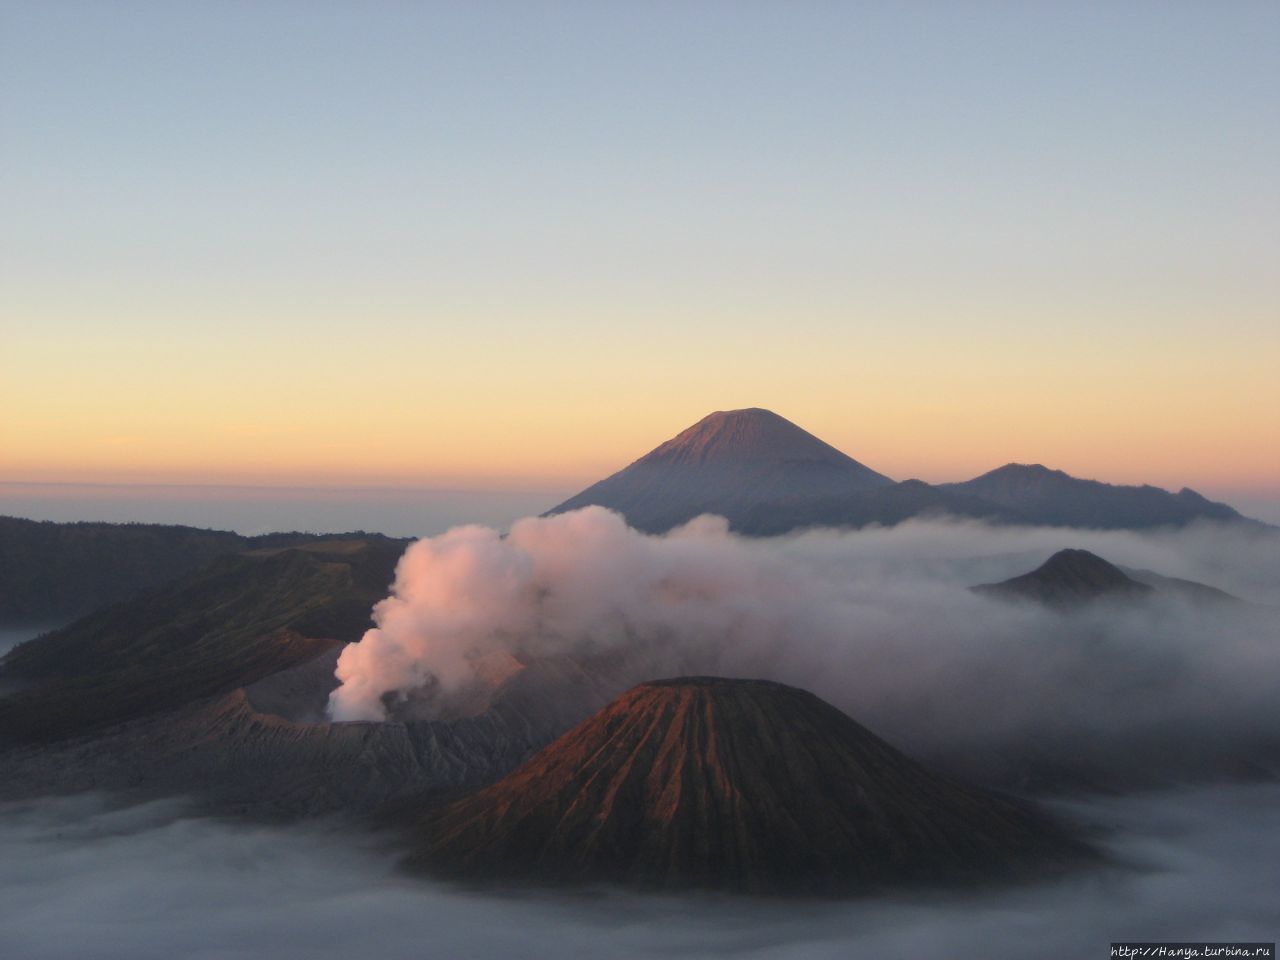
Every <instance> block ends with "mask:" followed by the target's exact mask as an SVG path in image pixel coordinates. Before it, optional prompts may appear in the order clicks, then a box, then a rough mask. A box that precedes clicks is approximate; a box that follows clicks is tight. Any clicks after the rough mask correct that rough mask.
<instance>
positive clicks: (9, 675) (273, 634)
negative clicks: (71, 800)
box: [0, 537, 404, 742]
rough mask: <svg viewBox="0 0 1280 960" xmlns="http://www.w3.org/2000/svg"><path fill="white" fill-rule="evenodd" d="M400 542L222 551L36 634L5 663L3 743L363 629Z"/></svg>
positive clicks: (231, 677)
mask: <svg viewBox="0 0 1280 960" xmlns="http://www.w3.org/2000/svg"><path fill="white" fill-rule="evenodd" d="M403 548H404V544H403V543H402V542H400V541H395V540H389V539H386V538H382V537H368V538H364V539H357V540H346V541H324V542H320V543H313V544H308V545H306V546H302V547H293V548H288V549H281V550H260V551H254V552H249V553H244V554H236V555H232V556H227V557H223V558H221V559H219V560H216V561H214V563H212V564H211V565H210V566H209V567H208V568H207V569H205V570H203V571H200V572H199V573H196V574H193V575H191V576H188V577H186V578H184V579H182V580H181V581H179V582H177V583H174V584H171V585H169V586H167V587H163V588H161V589H159V590H157V591H155V592H153V593H150V594H147V595H145V596H142V597H139V598H136V599H134V600H129V601H126V602H124V603H120V604H116V605H115V606H112V607H108V608H106V609H104V610H100V611H98V612H97V613H93V614H90V615H89V616H87V617H84V618H82V619H80V620H78V621H76V622H75V623H73V624H71V625H70V626H68V627H65V628H63V629H61V630H57V631H54V632H53V633H50V634H46V635H45V636H43V637H39V638H37V639H36V640H32V641H29V642H27V643H25V644H22V645H21V646H19V647H17V648H15V649H14V650H13V651H11V652H10V653H9V654H8V655H7V656H6V657H5V658H4V660H3V661H2V662H0V678H2V679H6V680H11V681H18V682H20V683H22V684H24V686H23V687H22V688H21V689H20V690H19V692H17V693H15V694H13V695H11V696H9V697H6V698H4V699H0V742H2V741H6V740H7V741H10V742H23V741H33V740H36V741H41V740H56V739H59V738H62V737H67V736H75V735H80V734H85V733H88V732H91V731H93V730H96V729H98V728H101V727H105V726H108V725H110V724H113V723H119V722H121V721H124V720H131V719H134V718H137V717H141V716H145V715H147V714H153V713H161V712H164V711H166V710H172V709H175V708H177V707H180V706H183V705H184V704H187V703H190V702H192V701H195V700H198V699H200V698H203V697H210V696H214V695H216V694H220V693H225V692H227V691H230V690H232V689H235V688H236V687H239V686H243V685H245V684H249V683H252V682H254V681H255V680H258V679H259V678H262V677H265V676H268V675H269V674H272V673H275V672H277V671H279V670H284V669H287V668H289V667H292V666H294V665H296V664H300V663H303V662H305V661H307V660H310V659H313V658H314V657H316V656H318V655H319V654H321V653H323V652H324V651H326V650H328V649H330V648H332V647H334V646H337V645H338V644H339V643H342V642H347V641H351V640H356V639H358V638H359V636H360V634H361V633H362V632H363V630H364V629H365V628H366V627H367V626H369V613H370V610H371V609H372V607H373V604H374V603H375V602H376V601H378V600H379V599H381V598H382V597H384V596H385V595H386V591H387V585H388V584H389V583H390V582H391V577H392V573H393V571H394V569H395V564H396V561H397V560H398V559H399V557H400V555H401V553H402V552H403Z"/></svg>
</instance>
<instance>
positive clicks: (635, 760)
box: [411, 677, 1086, 895]
mask: <svg viewBox="0 0 1280 960" xmlns="http://www.w3.org/2000/svg"><path fill="white" fill-rule="evenodd" d="M419 837H420V839H419V842H418V844H417V849H416V852H415V854H414V855H413V857H412V858H411V862H412V863H413V864H414V865H416V866H418V867H421V868H424V869H426V870H429V871H433V872H438V873H443V874H445V875H446V876H451V877H458V878H464V879H468V880H498V881H511V880H517V879H533V880H535V881H536V882H538V883H548V882H557V881H558V882H577V883H582V882H625V883H628V884H632V885H638V886H641V887H648V888H676V889H679V888H684V887H699V888H711V889H727V890H734V891H741V892H751V893H778V894H787V895H802V894H813V893H819V894H828V893H838V892H848V891H850V890H861V889H866V888H875V887H878V886H880V885H882V884H886V883H897V882H904V881H907V882H917V883H921V882H923V883H926V884H938V883H942V882H954V881H966V882H967V881H973V880H980V879H983V878H989V877H992V876H995V877H1000V878H1004V879H1011V878H1021V877H1025V876H1027V875H1028V874H1029V873H1031V872H1033V871H1035V870H1039V869H1043V867H1044V866H1045V865H1046V864H1053V863H1061V862H1067V861H1070V860H1073V859H1074V860H1078V859H1080V858H1081V857H1082V856H1083V855H1085V854H1086V848H1085V847H1084V846H1083V845H1082V844H1080V843H1079V842H1078V841H1076V840H1074V839H1073V838H1072V837H1071V836H1070V835H1069V834H1068V833H1067V831H1066V830H1064V829H1063V828H1062V827H1060V826H1059V825H1058V824H1057V823H1055V822H1054V821H1053V820H1051V819H1050V818H1049V817H1048V816H1046V815H1044V814H1042V813H1040V812H1038V811H1036V810H1034V809H1032V808H1030V807H1028V806H1026V805H1025V804H1021V803H1016V802H1014V801H1011V800H1009V799H1007V798H1005V797H1002V796H999V795H997V794H993V793H989V792H987V791H984V790H978V789H976V788H972V787H967V786H962V785H960V784H959V783H956V782H954V781H952V780H949V779H947V778H944V777H940V776H937V775H935V774H933V773H931V772H929V771H928V770H926V769H925V768H923V767H921V766H920V765H919V764H917V763H916V762H914V761H912V760H910V759H908V758H907V757H906V756H904V755H903V754H901V753H899V752H898V751H897V750H895V749H894V748H893V747H891V746H890V745H889V744H887V743H885V742H884V741H883V740H881V739H880V738H879V737H877V736H875V735H874V734H873V733H871V732H870V731H869V730H867V729H866V728H864V727H862V726H860V725H859V724H857V723H855V722H854V721H853V720H851V719H850V718H849V717H847V716H845V715H844V714H843V713H841V712H840V711H839V710H837V709H835V708H834V707H832V706H830V705H829V704H827V703H824V702H823V701H822V700H820V699H818V698H817V697H816V696H814V695H813V694H811V693H807V692H805V691H803V690H797V689H795V688H793V687H787V686H784V685H782V684H779V683H771V682H768V681H763V680H729V679H723V678H718V677H685V678H679V679H676V680H664V681H654V682H649V683H644V684H641V685H640V686H638V687H636V688H634V689H632V690H631V691H629V692H628V693H626V694H624V695H623V696H621V697H619V698H618V699H617V700H615V701H614V702H613V703H611V704H609V705H608V706H607V707H605V708H604V709H603V710H601V711H600V712H599V713H597V714H595V715H594V716H593V717H591V718H589V719H588V720H586V721H584V722H583V723H581V724H580V725H579V726H577V727H576V728H574V729H573V730H571V731H570V732H568V733H566V734H565V735H564V736H562V737H560V738H559V739H558V740H556V741H555V742H554V743H553V744H551V745H550V746H549V747H547V748H546V749H545V750H543V751H542V752H541V753H539V754H538V755H536V756H535V757H533V758H532V759H531V760H529V761H528V762H527V763H526V764H524V765H523V766H522V767H520V768H519V769H518V770H516V771H515V772H514V773H511V774H510V775H508V776H507V777H505V778H503V779H502V780H500V781H498V782H497V783H495V784H493V785H492V786H490V787H487V788H485V789H483V790H480V791H479V792H478V793H476V794H474V795H472V796H470V797H467V798H465V799H463V800H461V801H458V802H457V803H455V804H453V805H452V806H448V807H445V808H444V809H442V810H437V811H433V812H431V813H429V814H428V815H426V816H425V817H424V819H423V820H422V822H421V824H420V826H419Z"/></svg>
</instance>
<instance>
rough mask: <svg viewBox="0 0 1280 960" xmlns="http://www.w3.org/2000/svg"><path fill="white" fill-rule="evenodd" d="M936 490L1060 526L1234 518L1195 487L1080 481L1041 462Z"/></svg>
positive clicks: (1236, 519)
mask: <svg viewBox="0 0 1280 960" xmlns="http://www.w3.org/2000/svg"><path fill="white" fill-rule="evenodd" d="M940 487H941V489H943V490H947V491H950V492H953V493H960V494H965V495H968V496H971V497H976V498H978V499H981V500H985V501H987V502H989V503H992V504H997V505H999V506H1001V507H1004V508H1006V509H1008V510H1010V511H1013V512H1015V513H1016V514H1018V515H1019V516H1020V517H1021V519H1022V520H1023V521H1024V522H1026V523H1036V524H1045V525H1048V526H1061V527H1088V528H1097V529H1127V530H1140V529H1143V528H1146V527H1160V526H1183V525H1185V524H1188V523H1191V522H1192V521H1194V520H1219V521H1227V522H1239V521H1243V520H1244V519H1245V518H1244V517H1242V516H1241V515H1240V514H1239V513H1237V512H1236V511H1235V510H1233V509H1231V507H1229V506H1227V505H1226V504H1225V503H1215V502H1213V501H1212V500H1207V499H1205V498H1204V497H1202V496H1201V495H1200V494H1198V493H1196V492H1195V491H1194V490H1189V489H1185V488H1184V489H1183V490H1181V491H1180V492H1178V493H1176V494H1175V493H1170V492H1169V491H1168V490H1162V489H1160V488H1159V487H1152V486H1141V487H1128V486H1118V485H1113V484H1110V483H1100V482H1098V481H1097V480H1081V479H1079V478H1077V477H1072V476H1069V475H1067V474H1065V473H1063V472H1062V471H1061V470H1050V469H1049V468H1048V467H1043V466H1041V465H1040V464H1032V465H1030V466H1027V465H1023V464H1020V463H1010V464H1007V465H1005V466H1003V467H1000V468H999V469H996V470H992V471H991V472H990V473H984V474H983V475H982V476H980V477H975V478H974V479H972V480H966V481H964V482H963V483H945V484H941V485H940Z"/></svg>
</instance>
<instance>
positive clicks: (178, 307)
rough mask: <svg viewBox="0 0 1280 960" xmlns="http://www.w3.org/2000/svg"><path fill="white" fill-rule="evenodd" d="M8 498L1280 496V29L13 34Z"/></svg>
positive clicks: (764, 17) (900, 8) (227, 25)
mask: <svg viewBox="0 0 1280 960" xmlns="http://www.w3.org/2000/svg"><path fill="white" fill-rule="evenodd" d="M0 137H2V140H0V480H7V481H76V482H79V481H103V482H108V481H109V482H116V481H145V482H180V483H255V484H257V483H268V484H271V483H280V484H299V483H306V484H317V485H325V484H352V483H367V484H374V485H377V484H395V485H403V484H409V483H413V484H417V483H424V484H450V485H459V484H461V485H469V484H474V485H478V486H520V485H524V486H528V485H530V484H535V485H538V484H541V485H546V486H547V487H562V488H565V489H566V492H567V490H569V489H572V488H574V487H575V486H580V485H583V484H585V483H586V482H588V481H591V480H594V479H597V478H598V477H599V476H601V475H603V474H604V473H607V472H610V471H612V470H614V469H617V468H618V467H619V466H621V465H623V464H625V463H626V462H628V461H629V460H631V459H633V458H634V457H635V456H638V455H639V454H641V453H643V452H645V451H646V450H648V449H649V448H650V447H652V446H654V445H655V444H656V443H658V442H659V441H661V440H663V439H665V438H666V437H668V436H670V435H671V434H673V433H675V432H677V431H678V430H679V429H681V428H683V427H684V426H686V425H688V424H689V423H691V422H693V421H694V420H697V419H698V418H699V417H701V416H702V415H704V414H706V413H708V412H710V411H712V410H716V409H728V408H733V407H741V406H766V407H769V408H771V409H774V410H776V411H777V412H779V413H781V414H783V415H784V416H787V417H789V418H791V419H793V420H795V421H797V422H799V423H800V424H801V425H803V426H805V427H806V428H808V429H810V430H812V431H813V432H815V433H817V434H818V435H820V436H822V437H823V438H824V439H826V440H828V441H829V442H831V443H834V444H835V445H836V446H838V447H840V448H841V449H844V450H845V451H846V452H848V453H850V454H851V455H853V456H855V457H857V458H858V459H860V460H862V461H864V462H866V463H868V464H869V465H871V466H873V467H875V468H876V469H878V470H881V471H883V472H885V473H888V474H890V475H891V476H894V477H895V478H899V479H903V478H906V477H911V476H916V477H922V478H924V479H928V480H942V479H958V478H963V477H967V476H971V475H973V474H976V473H979V472H982V471H984V470H987V469H990V468H992V467H994V466H997V465H999V464H1001V463H1004V462H1008V461H1021V462H1044V463H1047V464H1050V465H1052V466H1057V467H1061V468H1063V469H1066V470H1068V471H1069V472H1072V473H1075V474H1078V475H1084V476H1093V477H1098V478H1101V479H1107V480H1112V481H1125V482H1130V481H1148V482H1153V483H1157V484H1161V485H1164V486H1170V487H1174V488H1177V487H1180V486H1182V485H1184V484H1186V485H1191V486H1194V487H1197V488H1199V489H1202V490H1205V491H1206V492H1210V493H1216V494H1218V495H1221V496H1229V495H1231V494H1232V493H1233V492H1234V493H1238V494H1240V495H1241V496H1244V495H1248V496H1255V497H1271V496H1274V497H1276V498H1280V175H1278V174H1277V171H1280V4H1277V3H1275V2H1274V0H1268V2H1263V3H1248V2H1228V3H1214V2H1208V0H1205V2H1200V3H1178V2H1161V3H1141V2H1125V3H1115V2H1105V3H1097V4H1091V3H1084V2H1060V3H1036V2H1031V3H1023V2H1017V3H1015V2H1007V3H1005V2H985V3H965V2H955V3H945V4H944V3H928V2H923V0H919V2H912V0H905V2H903V0H894V2H885V3H857V2H846V3H826V2H810V3H804V2H799V3H790V2H787V3H784V2H782V0H778V2H775V3H752V2H734V3H711V2H697V0H681V2H678V3H663V2H654V0H646V2H643V3H605V2H582V3H538V2H531V0H521V2H515V0H513V2H509V3H483V2H467V3H457V4H452V3H428V2H420V3H408V2H405V3H398V2H371V0H362V2H359V3H357V2H354V0H351V2H347V3H319V2H305V3H304V2H296V3H290V2H265V0H255V2H203V3H196V2H174V0H169V2H163V3H129V2H119V3H100V2H92V3H83V4H72V3H64V2H57V0H31V2H25V3H15V2H0Z"/></svg>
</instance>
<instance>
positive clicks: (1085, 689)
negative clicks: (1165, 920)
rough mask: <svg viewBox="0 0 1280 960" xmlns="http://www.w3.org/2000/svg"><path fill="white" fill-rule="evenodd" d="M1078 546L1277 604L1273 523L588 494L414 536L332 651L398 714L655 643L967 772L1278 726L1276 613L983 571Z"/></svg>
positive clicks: (1180, 745)
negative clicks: (1008, 590) (1061, 522)
mask: <svg viewBox="0 0 1280 960" xmlns="http://www.w3.org/2000/svg"><path fill="white" fill-rule="evenodd" d="M1066 546H1080V547H1085V548H1086V549H1091V550H1094V551H1095V552H1097V553H1099V554H1101V555H1102V556H1104V557H1106V558H1108V559H1110V560H1112V561H1114V562H1117V563H1121V564H1125V565H1128V566H1131V567H1139V568H1148V569H1154V570H1156V571H1158V572H1160V573H1164V574H1169V575H1174V576H1182V577H1190V578H1196V579H1202V580H1205V581H1207V582H1210V583H1212V584H1213V585H1215V586H1219V587H1222V588H1224V589H1227V590H1229V591H1232V592H1234V593H1237V594H1238V595H1241V596H1244V597H1248V598H1250V599H1253V600H1260V601H1275V600H1277V599H1280V538H1276V537H1269V536H1255V535H1253V534H1248V533H1241V532H1239V531H1232V530H1230V529H1229V528H1223V527H1217V526H1205V527H1198V528H1192V529H1188V530H1183V531H1178V532H1157V533H1153V534H1135V533H1116V532H1081V531H1065V530H1059V529H1044V528H1010V527H987V526H984V525H981V524H974V523H944V522H914V523H907V524H903V525H901V526H898V527H894V528H892V529H880V528H873V529H869V530H863V531H855V532H836V531H817V532H812V533H807V534H803V535H798V536H793V537H787V538H779V539H770V540H752V539H743V538H740V537H737V536H734V535H732V534H730V533H729V532H728V531H727V530H726V528H725V525H724V524H723V522H722V521H719V520H718V519H716V518H711V517H703V518H700V519H698V520H696V521H693V522H692V523H690V524H689V525H687V526H685V527H682V528H680V529H678V530H676V531H673V532H672V533H670V534H668V535H666V536H661V537H653V536H646V535H643V534H640V533H637V532H636V531H634V530H631V529H629V528H628V527H626V525H625V524H624V523H623V522H622V520H621V518H620V517H618V516H617V515H616V514H612V513H609V512H608V511H605V510H603V509H600V508H588V509H586V510H582V511H577V512H574V513H569V514H563V515H559V516H555V517H550V518H531V519H526V520H521V521H519V522H518V523H516V524H515V525H514V526H513V527H512V529H511V531H510V534H509V535H508V536H506V537H502V536H500V535H499V534H498V533H497V532H496V531H494V530H490V529H487V528H482V527H463V528H458V529H455V530H453V531H450V532H449V533H446V534H444V535H442V536H439V537H434V538H431V539H427V540H422V541H419V542H417V543H415V544H414V545H412V546H411V547H410V548H409V549H408V551H407V552H406V554H405V556H404V558H403V560H402V561H401V563H400V567H399V569H398V572H397V576H396V582H395V585H394V588H393V592H392V595H391V596H390V597H388V598H387V599H386V600H384V601H383V602H382V603H380V604H379V605H378V607H377V608H376V611H375V619H376V622H377V624H378V626H377V628H376V629H374V630H370V631H369V632H368V634H366V636H365V637H364V639H363V640H362V641H361V642H360V643H358V644H353V645H351V646H349V647H348V648H347V649H346V650H345V651H344V652H343V655H342V657H341V659H340V660H339V664H338V670H337V675H338V677H339V679H340V681H341V686H340V687H339V689H338V690H336V691H335V693H334V695H333V697H332V700H331V711H332V715H333V716H334V717H335V718H336V719H339V720H345V719H375V720H376V719H382V718H383V717H384V716H385V703H387V702H389V701H394V700H395V699H396V698H397V697H402V696H405V695H407V694H409V693H410V692H412V691H413V690H415V689H417V688H421V687H422V686H423V685H428V686H432V687H434V688H435V689H437V690H438V691H443V692H445V693H448V692H450V691H456V690H461V689H465V688H467V687H468V685H472V684H474V683H475V682H476V677H477V665H481V666H483V665H484V664H487V663H489V662H491V660H492V658H493V657H495V656H506V655H512V656H515V657H518V658H522V659H529V658H536V657H539V656H547V655H557V654H566V653H567V654H572V655H574V656H576V657H579V658H582V657H591V656H598V655H600V654H602V653H610V652H612V653H615V654H617V655H618V656H622V657H624V658H625V657H628V656H632V657H634V656H635V654H636V651H643V652H644V657H643V660H644V667H643V670H641V668H640V667H637V673H636V676H635V677H634V679H635V680H636V681H639V680H643V679H651V678H652V677H653V675H654V671H655V670H657V671H659V672H667V673H688V672H694V671H696V672H713V673H721V674H725V675H730V676H757V677H768V678H771V679H776V680H781V681H783V682H787V683H792V684H794V685H797V686H801V687H805V688H807V689H811V690H813V691H814V692H816V693H818V694H819V695H820V696H822V697H824V698H825V699H827V700H829V701H831V702H832V703H834V704H835V705H837V706H839V707H840V708H841V709H843V710H845V711H846V712H848V713H850V714H851V715H852V716H853V717H854V718H855V719H858V720H860V721H862V722H863V723H865V724H867V725H868V726H870V727H871V728H872V729H874V730H875V731H876V732H878V733H880V734H882V735H883V736H885V737H886V738H887V739H889V740H890V741H892V742H894V743H895V744H897V745H899V746H902V747H904V748H906V749H908V750H909V751H910V752H914V753H916V754H917V755H920V756H922V757H923V758H925V759H930V760H934V761H937V762H943V763H946V762H948V761H952V760H956V759H957V758H960V759H962V760H963V762H964V765H965V766H964V769H965V772H968V773H971V774H978V775H984V771H983V770H982V769H981V765H979V764H977V763H976V761H977V760H981V761H982V763H983V764H986V765H988V766H991V765H994V766H996V767H999V766H1000V765H1002V764H1003V765H1005V766H1012V767H1018V768H1022V767H1026V766H1027V765H1028V764H1031V765H1033V766H1034V765H1037V764H1039V765H1041V766H1044V765H1048V766H1049V767H1052V766H1053V764H1055V763H1057V762H1059V761H1060V760H1061V759H1062V758H1064V757H1072V758H1073V762H1076V761H1079V760H1080V759H1081V758H1083V759H1084V761H1085V762H1084V763H1083V767H1084V768H1085V773H1086V774H1087V772H1088V769H1087V768H1089V767H1090V766H1091V765H1096V764H1100V765H1101V766H1102V767H1104V768H1105V767H1111V768H1115V767H1116V766H1123V765H1125V764H1129V765H1131V766H1132V765H1134V764H1138V763H1145V762H1147V761H1148V760H1150V761H1151V762H1152V763H1154V764H1159V763H1162V762H1164V761H1166V760H1168V761H1170V762H1179V761H1180V760H1182V759H1184V758H1185V759H1186V760H1187V762H1188V763H1193V762H1195V758H1196V757H1200V756H1203V757H1205V758H1215V757H1217V758H1221V757H1224V756H1229V757H1231V758H1233V759H1232V760H1231V762H1235V760H1236V759H1239V758H1240V757H1244V758H1245V759H1246V760H1249V759H1252V758H1254V757H1255V756H1257V755H1258V754H1257V753H1256V751H1257V750H1260V749H1264V748H1267V747H1268V745H1271V746H1274V745H1275V744H1278V743H1280V718H1277V716H1276V714H1275V711H1274V709H1272V706H1271V705H1272V703H1273V696H1274V691H1275V689H1276V686H1277V683H1278V682H1280V618H1278V617H1276V616H1274V611H1273V610H1268V609H1266V608H1264V607H1259V606H1253V605H1241V606H1240V607H1238V608H1236V609H1224V608H1222V607H1205V606H1196V605H1193V604H1189V603H1188V602H1186V601H1185V600H1182V599H1179V598H1176V597H1166V598H1164V599H1163V600H1161V601H1160V602H1156V603H1150V604H1144V605H1138V606H1130V607H1119V606H1112V605H1106V604H1102V605H1097V606H1094V607H1091V608H1087V609H1084V610H1081V611H1079V612H1078V613H1076V614H1073V615H1071V616H1063V615H1061V614H1060V613H1055V612H1052V611H1047V610H1044V609H1040V608H1037V607H1033V606H1009V605H1007V604H1002V603H999V602H997V601H994V600H990V599H987V598H983V597H979V596H975V595H974V594H972V593H971V592H969V591H968V590H967V589H966V588H967V587H968V586H969V585H971V584H974V583H978V582H983V581H989V580H995V579H1000V578H1003V577H1007V576H1010V575H1013V574H1015V573H1021V572H1024V571H1026V570H1028V569H1030V568H1032V567H1034V566H1036V565H1038V564H1039V563H1040V562H1042V561H1043V560H1044V559H1045V558H1046V557H1047V556H1048V555H1049V554H1050V553H1052V552H1053V551H1055V550H1057V549H1060V548H1062V547H1066ZM637 659H639V658H637ZM655 663H657V664H658V666H657V667H655V666H654V664H655ZM1214 762H1217V761H1216V760H1215V761H1214ZM1077 765H1078V766H1079V764H1077ZM953 766H954V764H953ZM1074 773H1075V774H1076V775H1080V774H1081V770H1079V769H1077V770H1076V771H1074ZM1022 775H1023V774H1022V773H1020V772H1017V771H1013V772H1010V771H1009V770H1004V771H997V772H995V773H993V774H992V778H993V779H995V780H1000V781H1002V782H1007V780H1008V779H1009V777H1016V776H1022ZM1086 780H1087V777H1086Z"/></svg>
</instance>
